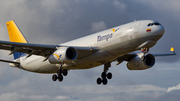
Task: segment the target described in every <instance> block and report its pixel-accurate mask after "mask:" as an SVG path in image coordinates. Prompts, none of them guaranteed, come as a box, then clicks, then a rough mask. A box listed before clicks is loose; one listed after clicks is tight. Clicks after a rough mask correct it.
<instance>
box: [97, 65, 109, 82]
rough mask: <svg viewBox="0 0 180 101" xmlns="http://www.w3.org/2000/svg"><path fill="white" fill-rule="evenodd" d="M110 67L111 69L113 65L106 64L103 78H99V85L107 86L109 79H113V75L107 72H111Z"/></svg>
mask: <svg viewBox="0 0 180 101" xmlns="http://www.w3.org/2000/svg"><path fill="white" fill-rule="evenodd" d="M109 67H111V63H107V64H104V71H103V72H102V73H101V78H100V77H99V78H97V84H98V85H100V84H101V83H103V84H104V85H106V84H107V83H108V79H111V78H112V73H111V72H109V73H107V71H108V70H109Z"/></svg>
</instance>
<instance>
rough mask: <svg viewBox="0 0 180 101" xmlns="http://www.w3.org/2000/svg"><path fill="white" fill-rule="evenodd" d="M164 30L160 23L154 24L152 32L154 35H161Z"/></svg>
mask: <svg viewBox="0 0 180 101" xmlns="http://www.w3.org/2000/svg"><path fill="white" fill-rule="evenodd" d="M164 32H165V29H164V27H163V26H162V25H159V26H156V27H155V28H154V34H156V35H161V36H162V35H163V34H164Z"/></svg>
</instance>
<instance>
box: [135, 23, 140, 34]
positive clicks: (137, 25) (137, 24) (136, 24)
mask: <svg viewBox="0 0 180 101" xmlns="http://www.w3.org/2000/svg"><path fill="white" fill-rule="evenodd" d="M140 24H141V22H136V23H135V24H134V28H133V29H134V30H133V33H134V34H137V33H139V26H140Z"/></svg>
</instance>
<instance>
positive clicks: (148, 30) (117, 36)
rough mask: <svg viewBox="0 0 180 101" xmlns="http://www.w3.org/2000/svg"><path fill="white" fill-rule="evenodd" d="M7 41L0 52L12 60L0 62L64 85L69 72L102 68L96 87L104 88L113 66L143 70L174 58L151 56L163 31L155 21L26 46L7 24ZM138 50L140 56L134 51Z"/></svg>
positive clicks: (173, 52)
mask: <svg viewBox="0 0 180 101" xmlns="http://www.w3.org/2000/svg"><path fill="white" fill-rule="evenodd" d="M6 26H7V30H8V34H9V38H10V41H0V49H3V50H8V51H10V54H9V55H11V54H13V56H14V60H12V61H11V60H4V59H0V61H1V62H7V63H9V65H10V66H12V67H16V68H19V69H23V70H26V71H30V72H35V73H47V74H48V73H54V75H52V80H53V81H56V80H58V81H60V82H61V81H63V78H64V76H66V75H67V74H68V71H69V70H74V69H90V68H94V67H97V66H100V65H104V69H103V71H102V73H101V75H100V77H99V78H97V80H96V82H97V84H101V83H102V84H104V85H106V84H107V82H108V79H111V78H112V73H111V72H108V70H109V68H110V67H111V63H112V62H117V64H116V65H119V64H120V63H122V62H123V61H126V62H127V63H126V65H127V68H128V69H129V70H144V69H148V68H151V67H152V66H154V64H155V57H156V56H170V55H176V53H175V51H174V48H171V49H170V53H166V54H150V53H148V51H149V48H151V47H153V46H154V45H155V44H156V43H157V41H158V40H159V39H160V38H161V37H162V36H163V34H164V32H165V29H164V27H163V26H162V25H161V24H160V23H159V22H157V21H153V20H140V21H134V22H131V23H127V24H124V25H120V26H117V27H114V28H111V29H107V30H105V31H101V32H98V33H95V34H92V35H88V36H85V37H82V38H79V39H76V40H73V41H70V42H66V43H62V44H56V45H45V44H32V43H28V41H27V40H26V39H25V37H24V36H23V34H22V33H21V31H20V30H19V28H18V27H17V25H16V24H15V22H14V21H13V20H12V21H9V22H7V23H6ZM137 50H141V51H142V52H140V53H134V51H137Z"/></svg>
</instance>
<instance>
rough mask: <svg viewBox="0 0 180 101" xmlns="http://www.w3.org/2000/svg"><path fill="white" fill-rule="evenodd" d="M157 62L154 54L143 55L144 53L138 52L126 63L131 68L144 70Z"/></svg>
mask: <svg viewBox="0 0 180 101" xmlns="http://www.w3.org/2000/svg"><path fill="white" fill-rule="evenodd" d="M154 64H155V58H154V56H153V55H152V54H147V55H145V56H143V53H140V54H138V55H137V56H136V57H134V58H133V59H132V60H130V61H128V62H127V63H126V66H127V68H128V69H129V70H144V69H148V68H151V67H152V66H154Z"/></svg>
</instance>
